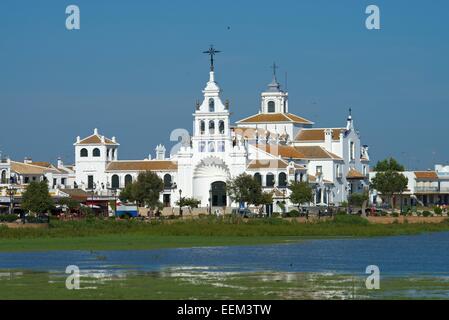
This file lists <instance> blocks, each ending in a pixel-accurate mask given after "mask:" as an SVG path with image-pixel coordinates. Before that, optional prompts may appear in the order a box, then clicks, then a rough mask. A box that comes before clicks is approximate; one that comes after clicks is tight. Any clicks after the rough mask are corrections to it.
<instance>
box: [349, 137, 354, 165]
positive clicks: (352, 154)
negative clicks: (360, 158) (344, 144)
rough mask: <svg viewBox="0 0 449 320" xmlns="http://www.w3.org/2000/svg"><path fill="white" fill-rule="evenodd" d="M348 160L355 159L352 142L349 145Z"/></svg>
mask: <svg viewBox="0 0 449 320" xmlns="http://www.w3.org/2000/svg"><path fill="white" fill-rule="evenodd" d="M349 159H350V160H354V159H355V144H354V142H353V141H351V142H350V143H349Z"/></svg>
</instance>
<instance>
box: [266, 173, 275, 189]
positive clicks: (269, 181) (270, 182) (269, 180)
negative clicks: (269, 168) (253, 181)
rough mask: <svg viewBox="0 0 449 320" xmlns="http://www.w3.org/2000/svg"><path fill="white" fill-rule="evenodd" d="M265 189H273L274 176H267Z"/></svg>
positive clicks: (269, 174)
mask: <svg viewBox="0 0 449 320" xmlns="http://www.w3.org/2000/svg"><path fill="white" fill-rule="evenodd" d="M267 187H274V174H272V173H268V174H267Z"/></svg>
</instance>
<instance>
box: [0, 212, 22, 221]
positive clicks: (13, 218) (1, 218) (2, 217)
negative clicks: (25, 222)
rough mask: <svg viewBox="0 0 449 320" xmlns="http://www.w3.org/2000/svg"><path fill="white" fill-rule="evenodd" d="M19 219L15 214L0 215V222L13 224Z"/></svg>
mask: <svg viewBox="0 0 449 320" xmlns="http://www.w3.org/2000/svg"><path fill="white" fill-rule="evenodd" d="M17 219H19V217H18V216H17V215H16V214H0V222H14V221H16V220H17Z"/></svg>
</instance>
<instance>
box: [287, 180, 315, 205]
mask: <svg viewBox="0 0 449 320" xmlns="http://www.w3.org/2000/svg"><path fill="white" fill-rule="evenodd" d="M290 190H291V194H290V201H291V202H292V203H293V204H296V205H297V206H298V210H299V207H300V206H301V205H302V204H305V203H309V202H312V200H313V192H312V187H310V185H309V184H308V183H307V182H304V181H301V182H300V181H293V182H292V183H290Z"/></svg>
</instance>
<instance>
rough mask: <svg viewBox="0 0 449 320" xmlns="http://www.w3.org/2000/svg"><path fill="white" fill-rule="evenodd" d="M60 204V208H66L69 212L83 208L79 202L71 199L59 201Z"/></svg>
mask: <svg viewBox="0 0 449 320" xmlns="http://www.w3.org/2000/svg"><path fill="white" fill-rule="evenodd" d="M58 204H59V205H60V206H65V207H66V208H67V209H68V210H69V212H71V211H73V210H76V209H79V208H80V206H81V205H80V202H79V201H77V200H75V199H72V198H70V197H66V198H61V199H59V200H58Z"/></svg>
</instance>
